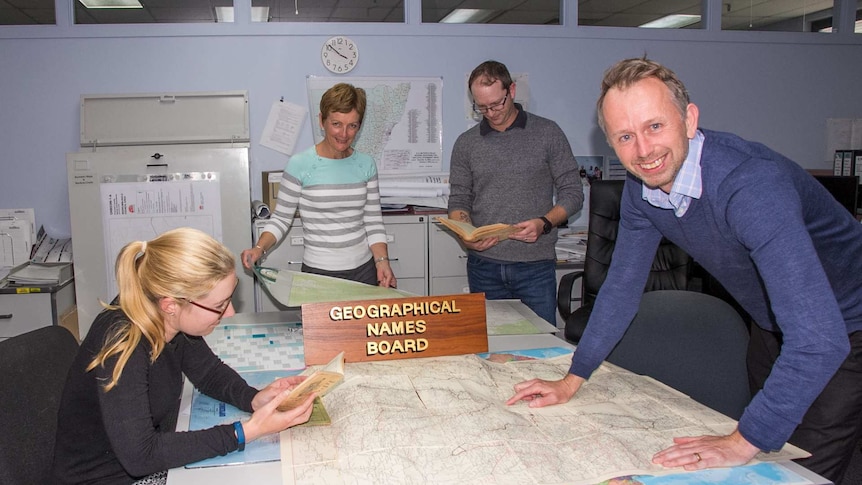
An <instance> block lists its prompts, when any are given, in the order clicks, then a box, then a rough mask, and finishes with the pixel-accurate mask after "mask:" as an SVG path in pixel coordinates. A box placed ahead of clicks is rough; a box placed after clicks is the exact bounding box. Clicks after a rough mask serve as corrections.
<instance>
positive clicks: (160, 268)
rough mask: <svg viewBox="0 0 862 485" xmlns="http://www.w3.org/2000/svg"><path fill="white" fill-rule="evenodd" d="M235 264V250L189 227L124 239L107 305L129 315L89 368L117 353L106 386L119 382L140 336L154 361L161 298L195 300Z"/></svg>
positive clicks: (160, 335)
mask: <svg viewBox="0 0 862 485" xmlns="http://www.w3.org/2000/svg"><path fill="white" fill-rule="evenodd" d="M235 266H236V263H235V260H234V257H233V254H231V252H230V250H228V249H227V248H226V247H225V246H224V245H223V244H221V243H220V242H218V241H216V240H215V239H213V238H212V237H211V236H209V235H208V234H206V233H204V232H202V231H199V230H197V229H192V228H189V227H181V228H178V229H173V230H170V231H167V232H164V233H162V234H161V235H159V236H158V237H156V238H155V239H153V240H152V241H135V242H131V243H129V244H126V245H125V246H124V247H123V249H122V250H120V254H119V255H118V256H117V263H116V268H115V269H116V274H117V286H118V287H119V304H118V305H116V306H111V305H105V306H106V307H107V308H110V309H119V310H122V311H123V313H125V315H126V317H128V319H129V321H128V325H125V326H122V327H121V328H120V329H119V330H118V331H117V332H115V333H114V334H113V335H110V336H109V337H108V339H107V340H106V342H105V344H104V346H103V347H102V349H101V350H100V351H99V353H98V354H97V355H96V356H95V357H94V358H93V360H92V362H90V365H89V366H88V367H87V370H88V371H89V370H92V369H94V368H96V367H97V366H100V365H104V364H105V361H106V360H108V359H109V358H110V357H111V356H113V355H117V354H119V357H118V359H117V364H116V366H115V367H114V371H113V375H112V378H111V381H110V382H108V383H107V385H106V386H105V389H106V390H110V389H111V388H113V387H114V386H115V385H116V384H117V382H118V381H119V379H120V376H121V375H122V373H123V367H125V365H126V362H128V360H129V357H130V356H131V355H132V352H133V351H134V349H135V347H137V345H138V343H139V342H140V340H141V337H143V338H146V339H147V341H149V343H150V346H151V347H152V353H151V355H150V359H151V361H155V360H156V359H157V358H158V356H159V355H160V354H161V352H162V350H163V349H164V347H165V344H166V342H165V324H164V318H163V315H162V312H161V310H160V308H159V300H160V299H161V298H164V297H170V298H175V299H177V300H183V302H185V301H192V300H195V299H198V298H200V297H202V296H204V295H206V294H207V293H209V292H210V291H211V290H212V289H213V288H214V287H215V285H216V284H218V282H219V281H221V280H223V279H224V278H226V277H228V276H229V275H230V274H232V273H233V272H234V271H236V268H235ZM181 303H182V302H181Z"/></svg>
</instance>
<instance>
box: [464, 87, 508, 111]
mask: <svg viewBox="0 0 862 485" xmlns="http://www.w3.org/2000/svg"><path fill="white" fill-rule="evenodd" d="M507 99H509V93H508V92H507V93H506V95H505V96H503V100H502V101H498V102H496V103H494V104H489V105H488V106H476V103H475V102H474V103H473V111H475V112H477V113H479V114H485V113H487V112H488V111H500V110H501V109H503V106H505V105H506V100H507Z"/></svg>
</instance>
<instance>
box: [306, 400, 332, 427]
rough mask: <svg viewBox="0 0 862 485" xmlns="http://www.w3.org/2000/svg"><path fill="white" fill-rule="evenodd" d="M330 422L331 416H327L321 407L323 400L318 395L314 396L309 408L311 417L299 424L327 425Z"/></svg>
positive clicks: (324, 409)
mask: <svg viewBox="0 0 862 485" xmlns="http://www.w3.org/2000/svg"><path fill="white" fill-rule="evenodd" d="M331 424H332V418H330V417H329V413H328V412H327V411H326V408H325V407H323V401H321V400H320V397H315V398H314V404H312V408H311V417H310V418H308V421H306V422H304V423H302V424H300V425H299V426H329V425H331Z"/></svg>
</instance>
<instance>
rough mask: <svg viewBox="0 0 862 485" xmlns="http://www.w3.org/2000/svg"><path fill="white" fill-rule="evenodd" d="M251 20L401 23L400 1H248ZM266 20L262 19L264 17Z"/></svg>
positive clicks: (401, 7) (401, 9) (402, 4)
mask: <svg viewBox="0 0 862 485" xmlns="http://www.w3.org/2000/svg"><path fill="white" fill-rule="evenodd" d="M251 5H252V9H253V10H254V9H256V8H266V9H269V10H268V11H267V15H266V16H265V17H264V16H256V15H254V13H253V14H252V20H253V21H255V22H264V21H269V22H400V23H403V22H404V2H403V0H252V3H251ZM265 19H266V20H265Z"/></svg>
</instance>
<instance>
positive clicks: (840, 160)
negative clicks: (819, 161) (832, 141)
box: [832, 150, 844, 175]
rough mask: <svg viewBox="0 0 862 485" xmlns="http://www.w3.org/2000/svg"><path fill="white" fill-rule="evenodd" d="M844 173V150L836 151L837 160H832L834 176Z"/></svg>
mask: <svg viewBox="0 0 862 485" xmlns="http://www.w3.org/2000/svg"><path fill="white" fill-rule="evenodd" d="M843 172H844V150H835V158H833V159H832V175H841V174H842V173H843Z"/></svg>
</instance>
